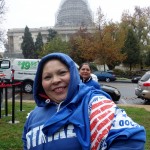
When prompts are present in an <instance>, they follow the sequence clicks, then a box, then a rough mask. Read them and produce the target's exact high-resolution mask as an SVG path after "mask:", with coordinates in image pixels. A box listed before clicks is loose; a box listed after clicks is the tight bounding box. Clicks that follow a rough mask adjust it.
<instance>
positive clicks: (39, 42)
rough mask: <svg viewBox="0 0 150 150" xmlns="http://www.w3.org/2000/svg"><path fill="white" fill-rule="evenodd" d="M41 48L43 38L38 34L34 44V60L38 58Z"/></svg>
mask: <svg viewBox="0 0 150 150" xmlns="http://www.w3.org/2000/svg"><path fill="white" fill-rule="evenodd" d="M42 47H43V38H42V35H41V32H39V33H38V35H37V38H36V42H35V58H38V57H39V53H40V52H41V50H42Z"/></svg>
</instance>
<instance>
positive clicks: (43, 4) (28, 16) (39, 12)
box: [0, 0, 150, 51]
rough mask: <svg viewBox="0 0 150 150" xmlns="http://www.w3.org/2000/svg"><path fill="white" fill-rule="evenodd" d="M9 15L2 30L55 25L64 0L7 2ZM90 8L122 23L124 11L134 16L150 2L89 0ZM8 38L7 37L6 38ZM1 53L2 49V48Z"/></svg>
mask: <svg viewBox="0 0 150 150" xmlns="http://www.w3.org/2000/svg"><path fill="white" fill-rule="evenodd" d="M5 1H6V5H7V7H8V8H7V9H8V10H7V13H6V15H5V21H4V23H3V24H1V25H0V28H3V29H5V30H6V33H7V30H8V29H12V28H25V26H26V25H27V26H28V27H29V28H39V27H47V26H51V27H52V26H54V25H55V16H56V12H57V10H58V8H59V5H60V3H61V1H62V0H42V1H41V0H5ZM88 3H89V6H90V8H91V10H92V12H93V16H96V12H97V8H98V7H101V9H102V12H103V14H104V15H105V16H106V19H108V20H110V19H112V20H113V21H118V22H119V21H120V18H121V14H122V12H123V11H124V10H129V12H130V13H131V14H132V13H133V12H134V8H135V6H140V7H141V8H143V7H148V6H150V0H88ZM6 38H7V37H6ZM0 51H2V48H1V47H0Z"/></svg>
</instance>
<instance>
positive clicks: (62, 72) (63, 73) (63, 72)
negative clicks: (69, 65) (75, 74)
mask: <svg viewBox="0 0 150 150" xmlns="http://www.w3.org/2000/svg"><path fill="white" fill-rule="evenodd" d="M67 72H68V71H61V72H60V75H65V74H66V73H67Z"/></svg>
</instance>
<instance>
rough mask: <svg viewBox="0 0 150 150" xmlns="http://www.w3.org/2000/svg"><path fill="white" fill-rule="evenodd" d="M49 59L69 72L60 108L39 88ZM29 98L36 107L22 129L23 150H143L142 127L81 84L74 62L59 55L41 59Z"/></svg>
mask: <svg viewBox="0 0 150 150" xmlns="http://www.w3.org/2000/svg"><path fill="white" fill-rule="evenodd" d="M51 59H59V60H60V61H61V62H63V63H64V64H66V66H67V67H68V69H69V71H70V83H69V88H68V93H67V96H66V99H65V100H64V101H63V102H61V103H60V104H56V103H55V102H53V101H52V100H50V99H49V98H48V96H47V95H46V94H45V92H44V89H43V88H42V71H43V65H44V64H45V63H46V62H47V61H48V60H51ZM33 95H34V99H35V102H36V104H37V106H36V107H35V109H34V110H33V111H31V113H30V114H29V116H28V118H27V121H26V123H25V125H24V132H23V136H22V139H23V143H24V150H26V149H30V150H49V149H51V150H60V149H61V150H80V149H81V150H90V149H92V150H120V149H121V150H133V149H134V150H144V144H145V140H146V139H145V137H146V136H145V129H144V127H142V126H140V125H138V124H137V123H135V122H134V121H132V119H131V118H129V117H128V116H127V114H126V113H125V111H124V110H122V109H120V108H118V107H117V105H116V104H114V102H113V101H112V100H110V99H111V98H110V96H109V95H108V94H107V93H105V92H103V91H101V90H97V89H95V88H94V87H89V86H86V85H85V84H83V83H81V81H80V77H79V74H78V70H77V68H76V65H75V63H74V61H73V60H72V59H71V58H70V57H69V56H67V55H65V54H63V53H52V54H49V55H47V56H45V57H43V58H42V59H41V61H40V63H39V67H38V70H37V73H36V77H35V81H34V90H33Z"/></svg>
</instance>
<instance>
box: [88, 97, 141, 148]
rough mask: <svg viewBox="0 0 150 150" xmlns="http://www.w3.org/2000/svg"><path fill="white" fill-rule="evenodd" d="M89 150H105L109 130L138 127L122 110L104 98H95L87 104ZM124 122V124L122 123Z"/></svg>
mask: <svg viewBox="0 0 150 150" xmlns="http://www.w3.org/2000/svg"><path fill="white" fill-rule="evenodd" d="M89 116H90V130H91V150H106V149H107V143H106V138H107V136H108V133H109V132H110V130H113V129H121V128H133V127H137V126H139V125H138V124H137V123H135V122H133V121H132V119H131V118H130V117H128V116H127V115H126V112H125V111H124V110H123V109H120V108H118V106H117V105H116V104H115V103H114V102H113V101H111V100H109V99H107V98H106V97H104V96H98V97H97V96H96V97H94V98H93V99H92V100H91V101H90V103H89ZM123 122H126V123H123Z"/></svg>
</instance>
